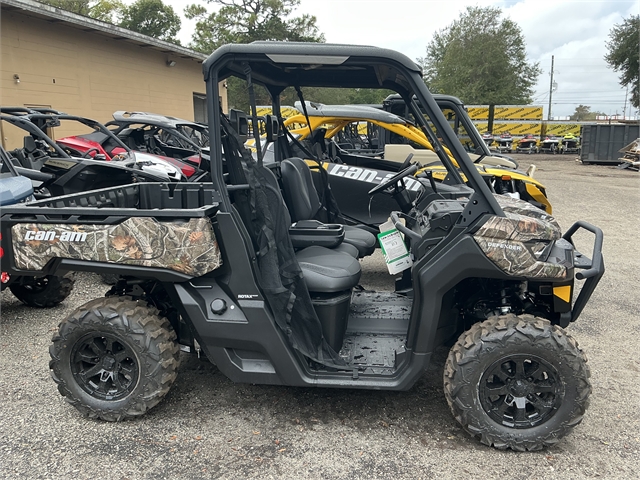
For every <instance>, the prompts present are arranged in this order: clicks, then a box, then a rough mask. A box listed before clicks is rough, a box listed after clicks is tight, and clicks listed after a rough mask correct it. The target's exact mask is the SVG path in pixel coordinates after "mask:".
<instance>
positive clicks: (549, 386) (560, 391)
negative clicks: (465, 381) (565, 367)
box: [478, 355, 564, 428]
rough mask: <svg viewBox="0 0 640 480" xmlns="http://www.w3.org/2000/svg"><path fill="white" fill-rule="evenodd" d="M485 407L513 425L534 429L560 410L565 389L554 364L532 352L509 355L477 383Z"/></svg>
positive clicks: (512, 426)
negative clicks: (530, 353)
mask: <svg viewBox="0 0 640 480" xmlns="http://www.w3.org/2000/svg"><path fill="white" fill-rule="evenodd" d="M478 389H479V397H480V402H481V404H482V408H484V411H485V412H487V414H488V415H489V417H491V418H492V419H493V420H494V421H496V422H497V423H499V424H501V425H505V426H508V427H511V428H531V427H535V426H536V425H539V424H542V423H544V422H546V421H547V420H549V419H550V418H551V417H553V415H554V414H555V413H556V411H557V410H558V407H559V406H560V403H561V400H562V398H563V395H564V388H563V386H562V382H561V380H560V378H559V375H558V371H557V370H556V369H555V367H554V366H553V365H551V364H549V363H548V362H546V361H545V360H544V359H542V358H539V357H537V356H533V355H510V356H508V357H506V358H503V359H500V360H498V361H496V362H495V363H494V364H493V365H491V366H490V367H489V368H488V369H487V370H486V371H485V373H484V375H483V376H482V378H481V379H480V384H479V385H478Z"/></svg>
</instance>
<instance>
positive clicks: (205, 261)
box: [12, 217, 222, 276]
mask: <svg viewBox="0 0 640 480" xmlns="http://www.w3.org/2000/svg"><path fill="white" fill-rule="evenodd" d="M34 232H35V233H34ZM38 232H45V233H40V234H39V235H38ZM65 232H66V235H65ZM70 232H71V236H72V237H73V236H74V235H73V234H76V235H75V237H76V238H75V240H72V241H63V240H61V237H62V238H64V237H63V235H64V236H69V235H70ZM77 234H80V235H77ZM83 234H86V237H85V236H84V235H83ZM36 235H37V238H40V237H43V236H45V238H47V240H45V239H37V238H36ZM25 237H26V238H25ZM78 237H79V238H82V240H81V241H78ZM12 242H13V252H14V259H15V264H16V267H17V268H20V269H23V270H31V271H37V270H42V269H43V268H44V267H45V265H46V264H47V262H49V261H50V260H51V259H52V258H66V259H74V260H87V261H95V262H108V263H119V264H123V265H139V266H144V267H157V268H166V269H170V270H175V271H178V272H181V273H185V274H187V275H193V276H201V275H204V274H205V273H208V272H211V271H213V270H215V269H216V268H218V267H220V266H221V265H222V257H221V254H220V248H219V247H218V242H217V241H216V237H215V234H214V232H213V227H212V226H211V221H210V220H209V219H208V218H192V219H190V220H189V221H188V222H158V221H157V220H156V219H154V218H152V217H131V218H128V219H127V220H125V221H124V222H122V223H120V224H118V225H91V224H89V225H73V224H39V223H29V224H17V225H14V226H13V227H12Z"/></svg>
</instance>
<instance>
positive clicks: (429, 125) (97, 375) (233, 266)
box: [1, 42, 604, 450]
mask: <svg viewBox="0 0 640 480" xmlns="http://www.w3.org/2000/svg"><path fill="white" fill-rule="evenodd" d="M203 70H204V72H205V82H206V84H207V98H208V103H209V105H208V111H209V112H220V113H219V114H217V115H210V117H209V130H208V131H209V148H210V167H211V170H210V182H198V183H193V182H173V183H171V182H167V181H164V182H136V183H130V184H127V185H121V186H112V187H108V188H102V189H98V190H92V191H84V192H81V193H74V194H70V195H63V196H60V197H52V198H49V199H43V200H38V201H35V202H29V203H26V204H17V205H14V206H9V207H6V208H3V210H2V218H1V220H2V222H1V233H2V247H3V249H4V258H3V268H7V271H8V272H9V273H10V274H11V275H60V274H62V273H63V272H66V271H91V272H97V273H117V274H118V275H120V280H119V281H118V282H117V284H116V285H114V287H113V288H112V289H111V290H110V291H109V292H108V294H107V296H106V297H104V298H98V299H95V300H91V301H89V302H87V303H86V304H85V305H82V306H80V307H79V308H78V309H77V310H76V311H74V312H73V313H72V314H71V315H70V316H69V317H68V318H66V319H65V320H63V321H62V323H61V324H60V326H59V329H58V332H57V334H56V335H55V336H54V338H53V340H52V345H51V347H50V355H51V363H50V367H51V370H52V377H53V380H54V381H55V382H56V383H57V385H58V390H59V392H60V394H61V395H63V396H64V397H65V398H66V399H67V400H68V401H69V403H70V404H71V405H73V406H74V407H76V408H77V409H78V410H79V411H80V412H81V413H82V414H83V415H85V416H87V417H91V418H100V419H103V420H108V421H119V420H126V419H133V418H136V417H138V416H140V415H143V414H145V413H146V412H147V411H148V410H149V409H150V408H153V407H154V406H156V405H157V404H158V403H159V402H160V401H161V400H162V398H163V397H164V396H165V395H166V394H167V392H168V391H169V389H170V388H171V385H172V384H173V382H174V381H175V379H176V376H177V374H178V363H179V352H180V351H181V350H182V351H185V352H193V353H195V354H198V355H204V356H206V358H208V359H209V360H210V361H211V362H213V363H215V364H216V365H217V367H218V370H219V371H220V372H221V373H223V374H224V375H226V376H228V377H229V378H230V379H231V380H232V381H235V382H247V383H252V384H272V385H289V386H294V387H298V386H305V387H332V388H361V389H376V390H381V389H385V390H406V389H409V388H411V387H412V386H413V385H414V384H415V382H416V381H417V380H418V379H419V378H420V377H421V376H422V375H423V373H424V371H425V369H426V368H427V367H428V365H429V361H430V359H431V357H432V356H433V354H434V351H435V350H436V349H437V348H439V347H443V346H444V345H451V344H452V345H453V347H452V348H451V349H450V352H449V356H448V359H447V362H446V365H445V369H444V378H443V383H444V393H445V398H446V400H447V402H448V404H449V406H450V408H451V411H452V413H453V415H454V417H455V418H456V420H457V421H458V422H459V423H460V424H461V426H462V427H463V428H464V429H465V430H467V431H468V432H469V433H470V434H471V435H472V436H475V437H478V438H479V439H480V440H481V441H482V442H483V443H485V444H486V445H493V446H494V447H496V448H500V449H504V448H512V449H514V450H537V449H540V448H543V447H545V446H550V445H554V444H556V443H557V442H558V441H559V440H560V439H561V438H562V437H563V436H564V435H566V434H567V433H569V432H570V431H571V430H572V429H573V428H574V427H575V426H576V425H578V424H579V423H580V421H581V420H582V418H583V415H584V413H585V410H586V408H587V402H588V397H589V395H590V393H591V385H590V382H589V367H588V365H587V362H586V357H585V355H584V353H583V352H582V350H581V349H580V348H579V347H578V345H577V343H576V341H575V340H574V339H572V338H571V337H570V336H569V334H568V333H567V332H566V330H565V328H567V327H568V326H569V325H570V324H571V323H572V322H574V321H576V320H577V319H578V318H579V316H580V314H581V312H582V311H583V309H584V308H585V307H586V305H587V303H588V300H589V298H590V296H591V294H592V292H593V291H594V289H595V288H596V286H597V284H598V282H599V280H600V278H601V277H602V275H603V273H604V264H603V259H602V254H601V248H602V232H601V230H600V229H598V228H597V227H595V226H592V225H589V224H587V223H585V222H576V223H575V224H574V225H573V226H571V227H570V228H569V229H568V230H567V231H566V232H565V233H564V234H562V232H561V229H560V226H559V225H558V223H557V222H556V220H555V219H554V218H553V217H552V216H551V215H549V214H548V213H547V212H544V211H543V210H541V209H539V208H536V207H535V206H533V205H532V204H530V203H527V202H524V201H522V200H518V199H515V198H509V197H506V196H504V195H498V194H495V192H492V191H491V187H490V185H489V184H488V183H487V182H486V180H485V179H483V177H482V175H481V173H480V172H479V170H478V169H477V168H476V166H475V165H474V163H473V162H472V160H471V159H470V157H469V155H468V152H467V151H466V150H465V148H464V147H463V145H462V144H461V143H460V141H459V139H458V138H457V136H456V134H455V133H454V131H453V129H452V128H451V125H450V124H449V122H448V121H447V119H446V118H445V116H444V115H443V114H442V111H441V110H440V108H439V107H438V105H437V103H436V102H435V100H434V99H433V97H432V96H431V94H430V93H429V91H428V89H427V87H426V85H425V83H424V81H423V78H422V75H421V71H420V69H419V67H418V66H417V65H416V64H415V63H414V62H413V61H411V60H410V59H408V58H407V57H405V56H404V55H402V54H399V53H397V52H394V51H390V50H386V49H381V48H376V47H363V46H345V45H332V44H312V43H295V42H255V43H251V44H245V45H225V46H223V47H221V48H220V49H218V50H217V51H215V52H214V53H213V54H212V55H211V56H210V57H209V58H208V59H207V60H206V61H205V62H204V65H203ZM232 76H233V77H238V78H239V79H240V80H242V81H244V82H245V85H246V92H247V95H248V104H250V105H251V114H250V115H249V116H247V115H245V114H244V113H243V112H239V111H235V112H230V113H229V115H226V114H223V113H221V112H222V108H221V107H222V105H221V104H220V92H219V90H218V89H219V85H220V83H221V82H222V81H224V80H226V79H227V78H229V77H232ZM256 85H260V86H261V87H263V88H264V89H265V91H266V92H268V93H269V95H270V96H271V99H272V111H273V112H280V94H281V93H282V92H283V90H284V89H285V88H288V87H293V88H295V89H296V90H297V91H298V92H299V95H300V97H301V98H300V101H301V104H302V105H304V104H305V99H304V97H303V91H304V89H305V88H307V87H322V88H345V87H349V88H356V87H357V88H361V89H380V88H384V89H388V90H391V91H393V92H396V93H398V94H399V95H400V96H401V98H402V99H403V101H404V103H405V106H406V108H407V109H408V110H409V111H410V112H411V114H412V116H413V118H414V119H415V124H416V127H417V128H418V129H419V130H420V131H421V132H422V134H423V135H424V136H425V137H426V138H427V139H428V140H429V143H430V144H431V146H432V148H433V152H434V153H435V154H436V156H437V157H438V160H439V162H440V163H441V164H442V165H443V167H444V168H445V169H446V171H447V178H446V180H445V181H444V182H441V183H439V184H437V185H436V182H435V180H434V179H433V175H426V176H424V177H415V176H414V175H415V173H416V172H417V170H418V166H416V165H412V164H411V157H408V158H407V159H406V161H405V165H403V167H402V168H401V169H399V170H396V171H395V172H393V173H392V174H391V175H390V176H385V177H384V178H382V179H380V181H379V182H378V184H377V185H376V186H375V187H373V188H371V189H370V191H369V194H370V195H371V196H372V198H376V196H379V195H389V196H390V198H393V199H394V200H395V201H396V202H397V207H395V208H394V209H393V211H389V212H388V220H387V221H385V222H384V223H383V224H382V225H380V227H379V231H380V234H379V241H380V242H381V244H382V249H383V252H384V256H385V260H386V262H387V264H388V266H389V269H390V271H394V272H397V274H398V278H397V281H396V288H395V289H394V290H389V291H380V292H370V291H366V290H363V289H361V288H358V285H359V283H360V281H361V275H362V271H361V266H360V262H359V260H358V258H360V257H362V256H365V255H368V254H369V253H370V251H371V249H370V248H369V241H370V239H371V237H372V234H371V232H370V231H369V230H370V228H366V227H365V226H359V225H351V226H350V227H351V228H346V226H345V225H342V224H341V223H340V222H339V221H334V220H332V219H331V218H329V217H330V216H331V214H332V211H331V208H329V207H328V204H327V203H326V202H325V203H323V202H322V201H321V197H324V198H325V200H328V198H329V197H330V191H331V183H332V180H333V176H326V177H324V179H325V180H326V179H327V177H330V178H329V180H328V182H326V183H325V184H323V185H322V186H321V187H322V188H321V190H320V192H318V191H317V190H316V189H315V186H314V181H313V176H312V174H311V171H310V169H309V166H308V164H307V163H306V162H305V161H304V159H303V158H299V156H298V155H296V152H298V151H299V150H297V149H302V151H303V153H304V145H303V146H302V147H300V146H299V145H297V144H296V141H295V140H292V139H291V137H290V135H289V133H287V130H286V129H284V128H283V124H284V120H283V119H282V118H281V117H280V116H279V115H278V114H276V115H267V116H265V117H264V118H262V119H259V118H258V117H257V114H256V112H257V105H256V102H255V97H256V95H255V92H254V86H256ZM305 116H306V117H307V118H306V122H307V124H308V125H310V124H311V119H310V117H309V116H308V115H307V114H305ZM259 122H262V123H263V124H264V132H265V136H264V138H263V139H261V138H260V130H259V129H258V128H253V129H252V131H251V133H252V135H253V140H254V145H255V146H258V148H256V149H255V157H254V156H253V155H252V154H251V152H250V151H249V150H248V149H247V148H246V147H245V146H244V145H245V143H246V141H247V135H248V134H249V125H252V126H254V127H255V126H257V125H258V124H259ZM300 145H302V144H300ZM445 147H446V148H445ZM267 151H272V152H273V160H272V161H270V162H265V161H264V160H265V158H264V155H265V152H267ZM305 156H306V154H305ZM307 159H313V155H309V158H307ZM463 176H464V178H463ZM316 178H317V177H316ZM408 178H412V179H415V181H416V182H418V184H419V187H420V188H419V189H418V190H417V195H415V196H414V197H411V196H409V194H408V188H407V184H405V180H406V179H408ZM445 185H446V187H445ZM333 213H335V212H333ZM337 220H339V217H338V218H337ZM579 230H580V231H581V230H586V231H589V232H591V233H592V234H593V237H594V244H593V254H592V255H591V258H588V256H587V255H583V254H581V253H580V252H577V251H576V250H575V248H574V245H573V236H574V235H575V234H576V232H578V231H579ZM349 232H350V233H349ZM72 234H73V235H72ZM33 235H40V238H41V241H40V243H39V244H35V243H33V242H31V241H30V240H29V239H30V238H32V236H33ZM394 275H395V274H394ZM575 279H578V280H584V282H583V283H582V285H581V288H578V286H579V284H577V283H576V282H575ZM578 291H579V293H577V292H578ZM574 292H575V293H576V294H574ZM167 408H170V407H167Z"/></svg>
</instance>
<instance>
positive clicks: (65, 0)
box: [41, 0, 124, 23]
mask: <svg viewBox="0 0 640 480" xmlns="http://www.w3.org/2000/svg"><path fill="white" fill-rule="evenodd" d="M41 1H42V3H46V4H48V5H51V6H52V7H56V8H60V9H61V10H66V11H68V12H72V13H77V14H78V15H84V16H85V17H91V18H95V19H96V20H101V21H103V22H108V23H116V22H117V18H118V17H119V16H120V13H121V12H122V9H123V8H124V4H123V3H122V2H121V1H120V0H41Z"/></svg>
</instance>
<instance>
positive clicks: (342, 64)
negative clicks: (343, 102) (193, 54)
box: [203, 42, 504, 224]
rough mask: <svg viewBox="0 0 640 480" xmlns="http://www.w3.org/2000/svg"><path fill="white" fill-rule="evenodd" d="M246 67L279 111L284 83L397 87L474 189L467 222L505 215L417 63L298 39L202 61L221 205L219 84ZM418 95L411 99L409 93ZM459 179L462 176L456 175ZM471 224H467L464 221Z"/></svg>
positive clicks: (240, 47)
mask: <svg viewBox="0 0 640 480" xmlns="http://www.w3.org/2000/svg"><path fill="white" fill-rule="evenodd" d="M247 69H249V71H250V75H251V80H252V82H253V83H255V84H260V85H262V86H264V87H265V88H266V89H267V91H269V93H270V94H271V96H272V101H273V108H274V112H276V114H277V115H278V116H279V112H280V108H279V107H280V104H279V103H280V102H279V94H280V93H281V92H282V91H283V90H284V89H285V88H287V87H289V86H293V87H339V88H357V87H361V88H376V89H380V88H382V89H388V90H392V91H395V92H397V93H399V94H400V96H401V97H402V98H404V99H405V103H407V105H408V106H409V108H410V109H411V110H412V113H413V114H414V116H415V118H416V120H417V121H418V122H419V126H420V127H421V128H422V129H423V131H424V132H425V134H426V135H428V138H430V139H431V140H432V141H433V145H434V148H435V150H436V153H437V154H438V156H439V157H440V159H441V160H442V162H443V164H444V166H445V167H446V169H447V171H448V172H449V174H450V175H451V176H452V177H453V178H454V179H456V178H460V174H459V172H458V170H457V169H456V167H455V165H454V164H453V163H452V162H451V160H450V159H449V157H448V156H447V155H446V154H445V153H444V150H443V148H442V145H441V143H440V142H439V141H438V139H437V137H436V135H434V133H433V131H431V129H430V127H429V126H428V124H427V122H426V119H425V118H424V117H423V115H422V112H421V109H420V108H419V106H418V104H419V105H420V106H422V108H423V109H424V112H425V113H426V114H427V115H428V116H429V118H430V119H431V120H432V122H433V124H434V125H435V126H436V128H437V130H438V134H439V135H441V136H442V138H443V140H444V143H446V144H447V145H448V146H449V150H450V151H451V153H452V155H453V156H454V158H455V159H456V161H457V162H458V165H459V168H460V170H462V173H463V174H464V175H465V177H466V179H467V183H468V184H469V186H471V188H473V190H474V191H475V194H474V195H473V196H472V198H471V199H470V201H469V202H468V206H467V208H466V211H465V215H466V216H467V221H468V222H473V221H474V220H476V219H477V218H479V217H480V216H481V215H483V214H485V213H488V214H492V215H498V216H504V213H503V211H502V209H501V207H500V206H499V205H498V203H497V201H496V199H495V198H494V197H493V194H492V193H491V191H490V189H489V187H488V186H487V184H486V183H485V182H484V181H483V180H482V177H481V176H480V174H479V173H478V171H477V169H476V168H475V166H474V164H473V162H472V161H471V159H470V158H469V156H468V155H467V152H466V151H465V150H464V148H463V147H462V145H461V144H460V141H459V140H458V138H457V136H456V135H455V133H454V132H453V130H452V129H451V126H450V125H449V123H448V122H447V121H446V118H445V117H444V115H443V113H442V111H441V110H440V108H439V107H438V105H437V103H436V101H435V100H434V98H433V97H432V96H431V94H430V92H429V91H428V89H427V87H426V85H425V83H424V81H423V79H422V72H421V71H420V69H419V67H418V66H417V65H416V64H415V63H414V62H412V61H411V60H410V59H409V58H407V57H406V56H404V55H402V54H400V53H398V52H395V51H392V50H387V49H383V48H378V47H367V46H356V45H334V44H319V43H296V42H253V43H250V44H229V45H225V46H223V47H221V48H219V49H218V50H216V51H215V52H214V53H213V54H211V56H209V58H208V59H207V60H206V61H205V62H204V63H203V71H204V77H205V82H206V87H207V98H208V99H209V101H208V102H207V111H208V117H209V136H210V138H209V145H210V149H211V152H212V155H211V179H212V182H213V183H214V185H215V186H216V187H217V188H218V189H219V191H220V192H221V193H222V198H223V201H222V204H221V209H222V210H224V211H229V209H230V200H229V199H228V193H227V189H226V186H225V183H224V181H223V168H222V152H223V149H222V141H221V127H222V126H221V122H220V119H219V117H218V116H219V115H220V114H221V113H222V109H221V102H220V100H219V98H220V97H219V95H220V91H219V86H218V85H219V83H220V82H221V81H223V80H225V79H226V78H228V77H230V76H237V77H239V78H246V75H247V74H246V72H247ZM414 95H415V97H416V100H417V102H416V101H414V99H413V97H414ZM460 180H461V179H460ZM467 224H469V223H467Z"/></svg>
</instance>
